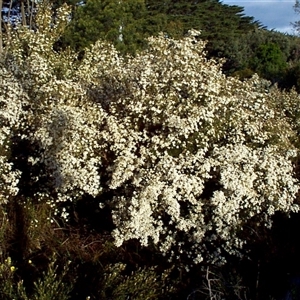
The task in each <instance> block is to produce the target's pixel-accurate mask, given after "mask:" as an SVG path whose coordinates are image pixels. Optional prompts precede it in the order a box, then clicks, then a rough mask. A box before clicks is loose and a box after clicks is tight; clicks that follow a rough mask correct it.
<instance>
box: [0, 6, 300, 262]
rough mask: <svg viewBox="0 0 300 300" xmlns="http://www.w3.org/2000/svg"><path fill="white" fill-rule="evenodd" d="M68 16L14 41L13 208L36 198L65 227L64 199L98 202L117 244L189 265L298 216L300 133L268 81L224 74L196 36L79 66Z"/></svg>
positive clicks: (4, 180) (8, 114)
mask: <svg viewBox="0 0 300 300" xmlns="http://www.w3.org/2000/svg"><path fill="white" fill-rule="evenodd" d="M41 14H42V17H41ZM67 17H68V11H67V10H66V9H65V8H64V7H63V8H61V9H60V10H59V11H58V13H57V17H56V19H55V21H53V19H52V17H51V14H50V9H47V8H44V9H43V10H42V11H41V12H40V15H37V20H36V22H37V28H36V30H35V31H31V30H29V29H27V28H25V27H19V28H17V29H13V28H11V29H10V32H8V34H7V37H8V39H7V40H6V41H5V45H6V46H5V49H4V52H3V54H2V58H1V103H2V105H1V115H2V118H1V122H2V124H3V126H2V128H1V155H2V156H1V168H2V170H3V171H2V174H1V198H2V203H6V202H7V201H12V199H13V198H19V197H22V196H26V197H31V198H32V199H34V201H38V202H46V203H48V204H49V205H50V206H51V207H52V208H53V210H52V216H51V217H50V219H51V218H54V217H55V215H57V214H59V215H60V216H62V217H64V218H65V219H68V214H69V213H70V212H69V211H68V206H67V207H65V206H63V208H62V206H61V204H60V203H62V202H66V203H72V202H76V201H78V200H80V199H82V198H84V197H86V196H92V197H94V198H95V201H98V202H99V205H100V206H101V207H103V206H106V207H109V208H110V210H111V214H112V218H113V222H114V225H115V229H114V230H113V232H112V234H113V236H114V238H115V244H116V245H117V246H120V245H122V243H124V242H125V241H127V240H131V239H137V240H139V241H140V243H141V244H142V245H144V246H148V245H153V246H155V247H156V249H157V250H159V252H161V253H163V254H165V255H167V256H168V257H169V259H170V260H172V259H173V258H174V259H176V258H179V257H180V259H182V261H183V262H185V263H191V264H197V263H200V262H201V261H202V260H203V259H205V260H206V261H211V262H216V261H218V262H224V261H225V258H226V256H227V255H228V254H230V255H231V254H232V255H241V249H242V248H243V245H244V244H245V243H246V242H247V240H248V239H249V238H253V236H251V234H250V232H248V231H247V228H251V230H252V231H255V230H259V228H260V227H261V226H270V225H271V217H272V216H273V215H274V213H275V212H276V211H283V212H286V213H290V212H291V211H293V212H296V211H298V206H297V205H295V204H294V200H295V197H296V195H297V192H298V183H297V180H296V179H295V178H294V171H293V160H295V157H296V155H297V153H296V152H297V151H296V148H295V146H294V145H293V142H294V140H295V131H294V130H293V128H292V127H291V125H290V123H289V120H288V119H287V118H286V116H285V114H284V111H282V110H279V109H278V105H277V102H276V99H274V97H273V95H274V94H273V93H272V92H269V91H268V90H265V88H264V86H263V82H261V81H260V79H259V78H258V77H256V76H254V77H253V78H252V79H250V80H249V81H246V82H240V81H238V80H237V79H234V78H230V77H226V76H225V75H223V74H222V72H221V63H222V62H220V63H218V62H215V61H214V60H212V59H210V60H207V59H206V57H205V53H204V51H203V49H204V47H205V42H203V41H201V40H199V36H201V35H200V33H199V32H195V31H190V33H189V35H188V36H187V37H185V38H184V39H182V40H173V39H169V38H166V37H164V36H163V35H160V36H158V37H155V38H150V39H149V48H148V49H147V50H145V51H143V52H141V53H140V54H138V55H137V56H136V57H134V58H131V57H128V58H123V57H121V56H119V54H118V53H117V52H116V51H115V50H114V48H113V46H111V45H109V44H107V43H104V42H101V41H99V42H97V43H96V44H95V45H94V46H93V47H92V48H91V49H90V50H86V53H85V56H84V57H83V59H82V60H81V61H78V60H77V59H76V55H75V54H74V53H71V52H68V50H66V51H64V52H59V53H57V52H55V51H54V50H53V44H54V43H55V42H56V41H57V39H58V38H59V34H60V32H61V30H62V28H63V27H64V24H66V23H67ZM53 22H54V23H53ZM294 97H295V98H297V96H295V95H294ZM20 147H22V148H20ZM52 220H53V219H52Z"/></svg>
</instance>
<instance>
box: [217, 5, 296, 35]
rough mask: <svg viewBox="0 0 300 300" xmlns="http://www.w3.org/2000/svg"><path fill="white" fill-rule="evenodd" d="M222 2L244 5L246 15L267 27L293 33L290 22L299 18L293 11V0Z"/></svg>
mask: <svg viewBox="0 0 300 300" xmlns="http://www.w3.org/2000/svg"><path fill="white" fill-rule="evenodd" d="M222 2H223V4H228V5H238V6H242V7H244V8H245V9H244V13H245V15H247V16H250V17H254V19H255V20H257V21H260V22H261V23H262V24H263V25H264V26H267V28H268V29H270V30H271V29H274V30H276V31H280V32H283V33H289V34H294V30H293V26H292V25H291V22H295V21H297V20H300V15H297V14H296V13H295V11H294V8H293V6H294V4H295V2H296V1H295V0H248V1H246V0H223V1H222Z"/></svg>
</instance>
